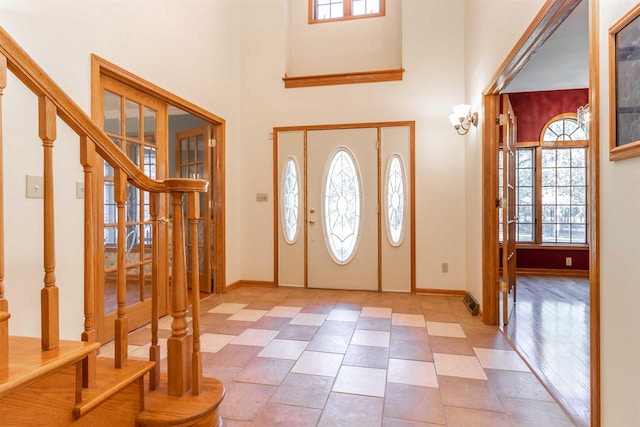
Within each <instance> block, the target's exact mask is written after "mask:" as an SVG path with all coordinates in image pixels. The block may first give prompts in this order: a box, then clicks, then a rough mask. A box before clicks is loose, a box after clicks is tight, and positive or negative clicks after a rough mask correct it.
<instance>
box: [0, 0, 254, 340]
mask: <svg viewBox="0 0 640 427" xmlns="http://www.w3.org/2000/svg"><path fill="white" fill-rule="evenodd" d="M235 13H236V8H235V5H234V2H232V1H230V0H229V1H216V2H205V1H197V0H182V1H169V0H161V1H148V0H129V1H126V2H113V1H109V0H92V1H46V0H27V1H24V0H23V1H20V0H2V14H1V15H0V25H2V26H3V27H4V29H5V30H7V31H8V32H9V34H10V35H11V36H12V37H13V38H14V39H15V40H16V41H17V42H18V43H19V44H21V45H22V47H23V48H24V49H25V50H26V51H27V52H28V53H29V54H30V55H31V56H32V57H33V58H34V59H35V60H36V62H37V63H38V64H39V65H40V66H41V67H42V68H43V69H44V70H45V71H46V72H47V73H48V74H49V75H50V76H51V77H52V78H53V79H54V81H56V82H57V83H58V84H59V85H60V86H61V87H62V88H63V90H65V91H66V92H67V93H68V94H69V95H70V96H71V98H73V99H74V100H75V101H76V102H77V103H78V104H79V105H80V106H81V107H82V108H83V109H84V110H85V111H86V112H90V108H91V106H90V100H91V98H90V87H91V85H90V55H91V53H96V54H98V55H99V56H101V57H103V58H105V59H107V60H109V61H111V62H114V63H116V64H118V65H119V66H121V67H123V68H125V69H127V70H129V71H131V72H133V73H135V74H138V75H140V76H142V77H143V78H146V79H147V80H150V81H151V82H153V83H155V84H157V85H159V86H162V87H164V88H166V89H168V90H169V91H171V92H173V93H175V94H177V95H179V96H181V97H183V98H186V99H188V100H190V101H192V102H194V103H196V104H198V105H200V106H202V107H204V108H205V109H207V110H209V111H211V112H213V113H215V114H217V115H219V116H221V117H224V118H226V119H227V120H229V122H230V123H235V125H232V126H230V127H229V128H228V129H227V138H228V144H227V156H228V162H229V164H230V166H231V167H229V168H228V169H227V172H228V179H227V196H228V197H227V203H228V206H229V215H228V216H227V235H228V236H230V238H229V240H228V243H227V247H228V251H229V253H230V255H231V256H228V257H227V260H228V261H227V263H228V264H227V275H228V278H229V279H230V280H237V279H238V278H240V277H241V276H242V271H241V262H242V259H241V257H239V256H237V255H238V254H239V248H240V246H241V242H239V241H238V239H235V238H233V236H235V235H237V234H238V232H239V229H240V227H241V224H242V222H241V221H242V218H241V217H239V216H238V215H236V213H237V212H240V211H241V208H240V197H239V196H238V194H239V193H240V185H241V184H240V182H239V181H238V180H237V179H234V178H235V176H237V168H238V166H239V162H240V159H241V157H240V146H239V145H238V143H237V141H238V133H239V127H238V125H237V123H238V115H239V113H240V109H239V101H238V92H239V85H240V81H239V79H238V78H237V77H236V76H237V74H238V54H237V51H238V41H237V40H238V37H237V32H236V29H235V24H234V22H236V21H237V18H238V16H236V15H235ZM22 93H23V95H24V96H20V94H22ZM5 98H6V99H5V101H6V104H5V108H4V111H5V116H4V125H5V134H4V137H5V142H4V152H5V159H4V165H5V167H4V176H5V206H7V208H6V216H5V223H6V226H5V241H6V269H7V272H6V281H5V283H6V294H7V298H8V299H9V304H10V311H11V314H12V318H11V320H10V330H11V333H12V334H22V335H34V336H38V335H39V334H40V331H39V304H38V303H37V301H38V299H39V289H40V288H41V286H42V278H43V273H42V243H41V242H42V216H41V211H42V209H41V206H42V201H41V200H36V199H26V198H25V197H24V191H25V178H24V176H25V174H31V175H42V166H41V164H42V150H41V148H40V142H39V139H38V137H37V119H36V118H35V112H36V111H37V101H36V100H35V98H33V97H30V96H28V95H27V93H26V91H25V90H24V89H23V88H22V87H21V86H20V85H19V84H18V83H16V81H15V79H12V80H11V81H10V87H9V88H7V90H6V97H5ZM54 158H55V171H56V177H55V178H56V180H55V192H56V203H57V210H56V236H57V238H56V255H57V269H56V272H57V279H58V280H57V282H58V286H59V288H60V293H61V304H60V318H61V336H62V337H63V338H70V339H77V338H78V337H79V334H80V332H81V330H82V325H83V320H82V319H83V315H82V300H83V297H82V280H83V279H82V277H83V267H82V265H83V258H82V244H83V243H82V242H83V235H82V233H83V228H82V226H79V224H82V213H83V203H82V200H78V199H75V181H78V180H82V169H81V167H80V165H79V150H78V139H77V137H76V136H74V134H73V133H71V132H70V131H68V130H65V129H64V128H62V129H60V130H59V135H58V141H57V142H56V149H55V153H54ZM34 302H35V303H34Z"/></svg>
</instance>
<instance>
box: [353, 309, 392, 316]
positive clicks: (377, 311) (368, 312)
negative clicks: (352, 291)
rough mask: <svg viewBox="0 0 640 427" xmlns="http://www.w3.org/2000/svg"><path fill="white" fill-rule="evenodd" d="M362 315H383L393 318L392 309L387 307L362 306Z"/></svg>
mask: <svg viewBox="0 0 640 427" xmlns="http://www.w3.org/2000/svg"><path fill="white" fill-rule="evenodd" d="M360 317H381V318H383V319H391V309H390V308H387V307H362V311H361V312H360Z"/></svg>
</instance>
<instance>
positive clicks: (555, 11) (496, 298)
mask: <svg viewBox="0 0 640 427" xmlns="http://www.w3.org/2000/svg"><path fill="white" fill-rule="evenodd" d="M596 8H597V2H595V1H591V0H589V1H587V0H582V1H580V0H573V1H572V0H566V1H547V2H546V3H545V5H544V6H543V7H542V9H541V12H540V13H539V14H538V16H537V17H536V18H535V19H534V21H533V22H532V24H531V25H530V26H529V28H528V30H527V32H526V33H525V34H524V35H523V36H522V38H521V39H520V41H519V42H518V44H517V46H516V47H515V48H514V49H513V50H512V52H511V53H510V55H509V57H507V58H506V60H505V61H504V63H503V66H502V68H501V69H500V70H498V72H497V74H496V77H495V78H494V80H493V81H492V82H491V83H490V84H489V86H488V87H487V88H486V89H485V92H484V96H483V104H484V117H485V118H487V120H485V121H484V123H483V169H484V170H485V172H484V176H485V177H486V178H487V179H485V180H484V183H483V229H484V234H483V259H484V260H485V261H486V264H485V266H484V267H483V309H484V312H483V316H484V321H485V323H489V324H496V323H498V324H503V325H504V324H505V323H506V327H504V329H505V334H506V335H507V336H508V337H515V336H516V335H515V334H516V332H520V333H524V332H525V331H526V330H527V328H528V327H529V322H530V321H531V319H534V317H535V315H536V313H535V310H537V308H535V307H534V306H533V305H532V304H535V302H532V301H535V298H537V297H536V295H535V293H532V292H531V290H532V289H533V290H535V291H536V293H537V292H538V291H540V293H544V291H551V292H552V294H553V296H554V301H555V303H554V302H551V301H546V302H541V303H540V305H539V306H537V307H538V308H539V309H540V310H539V313H542V312H543V309H545V310H546V309H548V308H549V307H550V306H551V305H555V307H554V308H555V309H559V310H563V309H565V308H566V307H563V304H564V303H563V302H562V298H566V299H565V300H564V301H565V302H566V301H571V302H572V303H574V306H575V308H572V309H569V310H574V312H575V313H574V314H576V313H577V314H579V315H580V316H581V317H582V324H583V327H584V328H583V330H582V331H581V334H582V335H583V337H584V339H583V340H582V341H581V343H582V344H583V348H582V349H581V351H583V354H584V355H585V357H586V358H587V363H586V365H585V366H584V369H583V371H586V378H587V381H586V382H587V384H586V385H584V389H585V390H586V391H587V393H586V394H587V395H588V397H587V399H586V402H585V401H584V400H585V399H583V401H582V402H579V404H578V405H577V406H575V407H571V405H572V402H576V401H578V400H579V399H576V398H575V396H561V395H560V394H561V393H560V392H558V390H556V389H554V387H553V386H552V384H551V380H550V379H549V377H546V378H545V375H543V374H542V373H541V372H540V371H539V370H536V366H535V363H532V362H531V361H530V362H529V364H530V365H531V367H532V368H533V371H534V372H536V374H537V375H538V376H539V377H541V378H542V379H543V382H546V383H547V385H548V387H549V389H550V390H552V391H553V394H554V396H555V397H556V399H557V400H558V401H559V402H560V403H561V404H562V405H563V406H564V408H565V410H566V411H567V412H568V413H569V415H570V416H571V417H572V418H573V420H574V422H576V423H577V424H578V425H599V420H600V414H599V401H600V389H599V363H600V361H599V322H598V319H599V257H598V245H597V242H598V188H597V183H598V163H599V157H598V149H597V148H598V123H597V120H592V121H591V122H590V123H589V128H590V129H589V135H588V137H587V138H586V140H584V139H583V140H582V141H579V142H578V141H569V140H567V141H565V140H564V138H563V139H562V141H561V142H560V143H557V144H556V147H551V146H549V147H547V148H548V149H549V150H548V152H547V153H546V154H547V158H546V159H542V158H541V156H542V155H543V154H544V153H543V150H544V148H545V145H546V144H547V142H546V141H545V139H544V136H543V135H542V136H541V138H540V139H538V140H537V144H538V145H537V146H534V147H533V151H532V152H531V153H532V156H531V158H530V160H531V162H530V165H531V169H532V170H533V171H534V173H533V176H532V179H533V184H532V186H531V188H532V191H535V189H537V190H538V191H539V192H540V194H539V195H538V196H539V202H538V203H537V204H534V206H532V207H531V212H530V215H528V216H529V217H530V218H531V220H530V221H529V224H530V233H529V234H530V235H531V239H532V241H533V243H534V244H532V243H529V244H523V243H522V242H521V243H520V244H516V245H515V247H516V248H517V250H516V251H513V254H514V255H513V259H514V261H516V260H517V255H516V253H517V254H518V255H522V258H523V261H525V260H526V258H529V261H531V258H532V253H533V254H534V256H533V257H534V258H535V257H536V256H535V254H537V255H538V258H539V255H540V254H541V253H542V251H554V252H553V253H552V255H551V256H552V257H555V258H556V261H558V260H560V261H561V262H562V265H561V266H556V268H547V269H538V270H536V269H535V267H531V266H529V267H526V269H525V271H519V270H522V269H523V265H522V263H519V265H518V267H517V268H516V266H515V265H513V266H511V269H512V270H514V272H516V271H518V273H519V275H518V277H517V285H516V286H515V287H514V292H513V294H516V289H518V291H517V296H518V299H517V300H516V303H515V305H514V306H515V309H514V311H513V312H512V313H513V314H512V315H511V318H509V317H508V316H507V317H506V318H505V317H504V316H501V314H504V312H500V307H501V306H504V304H502V303H503V300H501V296H502V295H503V294H505V295H508V290H509V289H510V288H509V287H508V286H504V285H503V283H504V281H502V280H500V278H501V274H503V275H504V276H506V275H507V274H511V273H510V272H509V266H508V265H507V266H505V265H504V263H505V259H507V258H508V256H509V255H510V251H507V253H506V254H505V253H504V252H503V254H502V256H501V254H500V247H501V245H500V243H499V241H500V237H499V234H500V233H499V225H498V224H499V221H500V219H499V211H500V209H498V207H502V206H504V205H505V204H506V205H507V206H508V205H509V204H511V205H513V206H515V207H516V209H518V208H520V206H519V205H518V204H519V203H520V202H525V200H521V199H523V197H519V196H522V195H523V194H524V193H526V191H523V192H521V194H520V195H516V194H514V195H513V196H512V199H511V200H506V202H503V201H502V200H501V199H500V195H499V188H500V187H502V186H503V185H504V187H506V186H507V184H506V183H504V181H503V182H499V174H498V172H497V171H498V170H499V166H500V164H499V158H500V157H499V151H498V150H499V145H500V141H501V137H502V136H503V135H504V131H503V130H501V128H500V126H499V125H498V123H494V120H493V119H494V118H495V117H501V116H500V115H501V114H503V113H504V111H502V110H501V105H502V104H501V99H500V96H501V94H504V93H509V92H510V88H509V86H510V85H512V83H513V82H514V81H515V79H519V78H521V77H522V78H524V76H526V75H527V72H523V73H521V72H522V71H523V70H525V69H527V68H529V67H530V66H531V65H532V64H533V63H534V61H535V57H534V55H539V53H540V52H542V50H543V49H544V45H545V44H546V43H547V42H548V41H549V40H551V37H552V35H553V34H554V33H555V32H556V31H557V30H558V28H559V27H560V26H561V24H562V23H563V22H565V20H566V21H569V20H570V19H569V18H568V17H570V16H571V15H572V13H573V12H574V10H575V11H577V12H578V13H580V11H581V10H582V12H583V13H584V14H585V18H584V20H585V21H586V22H584V26H585V28H586V31H584V32H583V33H582V41H583V42H584V43H585V44H586V45H587V46H586V52H587V53H586V54H585V55H586V58H588V59H587V60H586V64H587V65H585V67H583V68H584V69H583V72H585V73H586V71H587V70H588V74H587V77H586V84H585V85H584V86H576V87H586V88H587V91H588V93H587V95H586V101H587V103H588V105H589V108H590V113H591V114H590V115H591V117H592V118H594V119H595V118H597V111H598V105H597V103H596V102H595V100H597V99H598V96H597V95H598V83H597V69H598V53H597V52H598V44H597V25H596V24H595V22H596V21H597V19H596V18H595V16H594V15H596V10H597V9H596ZM558 32H561V30H558ZM587 33H588V35H587ZM587 41H588V43H587ZM532 58H533V59H532ZM528 71H530V70H528ZM520 73H521V74H520ZM547 73H548V75H554V73H553V72H551V70H547ZM570 88H571V89H573V87H565V88H558V87H547V88H545V89H543V88H539V89H536V91H543V90H552V89H570ZM512 92H518V91H512ZM512 101H513V99H512ZM570 111H571V109H567V111H565V112H570ZM529 113H531V111H529ZM576 113H577V111H576V110H575V109H573V117H572V118H571V119H572V120H575V116H576ZM515 116H517V114H515ZM550 119H551V118H550ZM555 119H560V118H559V117H555ZM518 125H520V122H518ZM501 134H502V135H501ZM517 142H518V143H525V144H524V145H526V143H527V142H533V141H522V140H520V139H517ZM530 145H533V144H530ZM536 147H540V148H536ZM518 148H523V152H524V148H525V147H520V146H518ZM530 148H531V147H530ZM553 150H556V151H555V153H554V154H556V155H557V154H558V153H559V154H560V155H561V156H562V157H563V160H562V161H563V162H564V160H565V157H566V159H568V161H569V163H568V165H565V164H564V163H562V164H560V166H558V163H557V158H556V159H554V160H556V163H555V164H554V165H553V167H551V166H552V165H551V164H550V163H549V162H550V157H551V155H552V152H553ZM559 150H563V151H562V152H559ZM573 150H575V151H576V159H573V156H572V154H573ZM581 150H583V151H584V153H585V156H584V159H583V160H582V163H583V164H584V168H585V172H582V171H578V163H581V161H580V160H579V158H580V153H577V152H578V151H581ZM566 154H569V155H568V156H566ZM517 156H518V153H517V148H516V152H514V153H513V157H514V158H515V159H516V161H514V166H522V169H523V171H522V175H523V176H526V175H527V174H528V172H527V171H526V170H524V169H526V168H527V166H526V165H525V163H526V161H525V160H526V159H524V158H525V157H526V156H522V159H520V160H522V164H520V162H518V161H517ZM543 160H546V161H547V163H545V164H542V161H543ZM574 160H575V161H574ZM505 165H506V164H505ZM536 165H537V167H538V169H537V170H536V169H535V168H536ZM574 166H575V167H576V168H577V169H576V178H577V177H578V175H579V174H580V173H583V174H584V175H583V176H585V182H584V185H580V184H579V183H578V182H577V181H571V174H572V173H573V167H574ZM545 167H546V170H547V172H546V173H547V174H548V177H547V178H549V176H550V174H551V173H552V172H555V173H556V177H557V174H558V173H560V174H563V179H564V174H565V172H567V171H568V172H569V175H568V178H569V185H567V186H563V187H566V188H563V189H562V190H559V189H557V188H555V189H554V190H555V193H554V200H555V202H554V205H553V206H552V204H551V203H550V202H549V199H550V196H551V192H552V190H551V188H548V189H545V188H544V186H542V184H540V183H539V182H540V181H541V180H542V173H543V171H544V170H545ZM580 167H581V166H580ZM554 168H555V169H554ZM558 168H560V169H562V170H561V171H558ZM552 169H554V170H553V171H552ZM565 169H567V170H565ZM506 173H507V172H506V171H505V174H506ZM515 177H517V178H518V179H520V175H519V174H514V178H515ZM501 184H502V185H501ZM516 184H517V182H514V183H512V185H513V186H514V189H515V186H516ZM571 184H576V185H577V187H581V188H576V189H575V191H574V192H575V194H578V193H579V191H581V190H583V192H584V199H585V201H582V200H581V201H580V203H578V200H577V199H579V198H580V197H577V196H576V198H572V191H573V190H572V189H571V188H570V187H571ZM549 187H550V186H549ZM503 191H504V190H503ZM545 192H546V193H545ZM559 193H562V194H561V196H562V199H560V200H561V203H558V200H559V199H558V194H559ZM545 194H546V196H547V197H546V198H545V200H541V199H542V197H544V196H545ZM565 196H567V197H566V200H565V199H564V198H565ZM503 197H505V196H504V195H503ZM506 197H507V198H508V196H506ZM535 199H536V196H535V195H534V194H532V195H531V200H532V201H533V200H535ZM565 201H566V203H565ZM574 202H575V203H574ZM521 204H522V205H525V204H526V203H521ZM573 204H575V206H573ZM522 207H523V209H522V210H521V212H524V211H526V209H525V207H524V206H522ZM545 207H547V208H548V209H546V208H545ZM574 207H575V209H574ZM545 209H546V211H545ZM536 210H537V212H536ZM552 211H553V212H552ZM521 212H519V211H517V212H516V213H514V214H513V215H508V216H505V215H507V214H506V213H503V221H513V223H514V224H515V225H516V227H517V228H516V230H515V232H514V233H513V234H512V235H508V236H503V243H502V247H503V248H504V247H505V246H506V245H505V239H513V240H514V241H515V240H516V239H517V237H518V233H520V232H522V233H523V234H527V233H526V228H527V220H528V219H527V220H525V218H523V217H526V216H527V215H523V214H522V213H521ZM563 212H565V213H567V215H564V214H563ZM552 213H553V220H552V219H551V216H552V215H551V214H552ZM558 213H560V216H558ZM571 213H574V214H575V215H571ZM545 214H546V215H545ZM583 217H584V223H582V224H580V219H581V218H583ZM518 220H521V221H522V224H519V223H518ZM574 220H575V221H574ZM582 230H584V231H582ZM574 232H575V233H574ZM551 235H553V236H555V238H556V239H560V240H556V241H555V242H544V240H545V239H546V238H547V237H549V236H551ZM545 236H546V237H545ZM572 236H574V237H575V236H578V237H582V236H584V243H582V244H577V243H576V242H574V241H572ZM536 239H538V240H537V241H536ZM562 239H565V240H566V239H568V240H567V241H563V240H562ZM516 243H517V242H516ZM536 243H537V244H536ZM566 250H570V251H572V252H571V254H564V253H563V252H562V251H566ZM501 261H502V264H503V265H502V268H503V269H504V268H505V267H506V270H507V272H506V273H505V270H502V271H501V265H500V264H501ZM582 261H584V262H585V263H584V264H583V266H582V267H581V268H576V267H578V266H576V265H575V264H576V263H578V262H582ZM569 264H571V265H569ZM526 270H529V271H526ZM554 270H555V271H554ZM567 270H571V271H567ZM576 270H581V271H576ZM524 272H526V273H534V272H537V273H543V274H545V275H544V276H542V275H539V276H524V275H522V273H524ZM567 273H570V274H573V276H572V277H566V276H567ZM549 274H560V275H562V276H563V277H558V278H557V279H551V277H553V276H549ZM580 275H582V276H587V275H588V277H589V280H588V282H587V281H586V279H585V278H584V277H576V276H580ZM556 277H557V276H556ZM519 285H522V286H521V287H520V288H518V286H519ZM560 288H563V289H564V290H567V291H568V292H566V293H565V294H564V295H559V293H558V290H559V289H560ZM585 289H586V295H585ZM504 291H506V292H504ZM538 296H539V295H538ZM558 298H560V300H558ZM520 302H522V304H520V305H519V303H520ZM577 306H580V307H577ZM527 311H529V313H528V314H530V315H531V316H529V320H527V316H524V315H520V314H521V313H525V314H527V313H526V312H527ZM505 319H506V321H505ZM521 320H525V322H524V323H523V322H519V321H521ZM550 321H551V322H552V323H553V324H554V326H555V327H558V328H562V327H563V326H571V325H570V323H571V322H564V325H563V321H562V320H560V321H559V320H558V319H553V320H550ZM548 322H549V321H547V323H548ZM534 327H535V328H538V327H540V328H542V327H544V326H543V325H536V326H534ZM547 327H548V325H547ZM574 332H575V331H574ZM567 333H571V331H569V330H567ZM512 341H514V340H512ZM538 344H539V343H538ZM534 345H535V343H534ZM515 347H516V348H517V349H518V345H517V343H516V344H515ZM566 347H567V341H566V340H565V341H562V339H560V340H559V341H558V342H555V343H552V344H551V346H550V348H553V349H554V351H555V352H563V351H566V352H573V351H574V348H566ZM518 350H519V352H520V353H521V355H523V357H524V358H525V359H527V358H528V357H534V356H535V352H527V350H525V349H524V348H522V346H521V347H520V348H519V349H518ZM532 361H533V359H532ZM533 362H535V361H533ZM556 369H564V370H566V369H571V366H570V367H567V366H561V367H556ZM545 380H546V381H545ZM570 388H571V385H569V387H568V389H570ZM583 404H584V406H586V410H585V408H584V407H583V408H580V407H579V406H580V405H583ZM589 412H590V413H589Z"/></svg>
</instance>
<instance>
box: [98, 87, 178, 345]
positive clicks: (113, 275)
mask: <svg viewBox="0 0 640 427" xmlns="http://www.w3.org/2000/svg"><path fill="white" fill-rule="evenodd" d="M101 94H102V96H103V102H102V105H101V107H102V113H103V114H102V117H103V129H104V131H105V132H106V134H107V135H109V137H110V138H111V140H112V141H113V143H114V144H115V145H117V146H118V147H119V148H120V149H121V150H123V151H124V152H125V153H126V154H127V156H128V157H129V158H130V159H131V160H132V161H133V162H134V163H135V164H136V165H137V166H138V167H139V168H140V170H141V171H142V172H143V173H145V174H146V175H147V176H149V177H150V178H154V179H165V178H166V177H167V173H166V170H167V168H166V166H167V150H166V147H167V136H166V135H167V108H166V104H165V103H163V102H161V101H159V100H157V99H156V98H153V97H150V96H148V95H146V94H144V93H142V92H139V91H137V90H135V89H133V88H132V87H130V86H128V85H126V84H124V83H121V82H119V81H117V80H115V79H111V78H109V77H106V76H102V78H101ZM101 167H103V170H104V174H103V175H102V176H99V177H98V180H99V185H100V186H102V188H103V189H104V191H103V192H102V194H101V196H102V197H100V198H99V199H100V200H99V203H100V204H101V206H100V209H101V210H102V211H103V212H104V215H102V216H100V217H99V218H102V234H103V239H104V242H103V243H104V244H103V246H102V248H101V250H98V252H99V254H100V255H99V258H100V262H99V263H98V270H99V275H98V284H99V289H101V293H102V295H103V296H104V299H103V300H101V301H100V300H99V313H100V314H99V328H98V333H99V340H100V341H101V342H106V341H109V340H111V339H113V334H114V319H115V318H116V317H117V312H118V311H121V312H123V313H125V316H126V317H127V319H128V329H129V330H130V331H131V330H134V329H136V328H139V327H140V326H142V325H144V324H147V323H149V322H150V320H151V287H152V279H151V277H152V270H153V266H154V262H157V263H158V265H159V266H160V267H159V271H160V274H159V275H158V279H157V286H158V295H159V301H158V302H159V305H158V309H159V314H160V315H161V316H162V315H164V314H166V313H167V282H168V280H167V274H166V273H167V271H168V270H167V265H168V261H167V259H168V255H167V247H166V244H164V243H163V242H166V240H167V237H166V236H167V234H166V233H167V230H166V226H164V225H162V224H159V225H158V233H157V234H154V233H153V223H152V216H153V215H154V212H152V209H153V208H152V204H151V199H150V194H149V193H147V192H145V191H142V190H139V189H137V188H136V187H134V186H132V185H130V184H127V196H126V201H125V205H124V209H123V211H124V213H125V218H124V239H122V240H121V239H119V238H118V236H119V233H118V222H119V221H118V219H119V218H118V210H119V208H118V204H117V201H116V197H115V195H116V189H115V179H114V176H115V174H114V168H113V167H111V165H109V164H108V163H107V162H104V161H102V165H101ZM155 209H156V212H155V214H157V216H158V217H159V218H162V217H165V216H167V212H166V196H164V195H161V196H160V197H159V203H158V204H157V206H155ZM154 242H156V243H157V244H158V245H159V251H158V252H159V253H160V259H156V260H154V259H153V250H152V248H153V244H154ZM121 251H122V252H124V254H123V255H122V258H121V259H124V265H123V266H120V265H118V258H120V256H121V255H120V252H121ZM120 268H122V269H124V271H125V274H124V290H125V292H124V293H123V292H120V295H119V293H118V288H119V280H120V279H119V276H118V270H119V269H120Z"/></svg>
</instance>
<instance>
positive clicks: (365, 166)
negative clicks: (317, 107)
mask: <svg viewBox="0 0 640 427" xmlns="http://www.w3.org/2000/svg"><path fill="white" fill-rule="evenodd" d="M307 197H308V200H307V223H306V226H307V233H306V236H307V248H308V287H310V288H330V289H358V290H377V289H378V276H379V268H378V266H379V263H378V247H379V241H378V221H379V216H378V210H379V200H378V198H379V190H378V129H377V128H363V129H336V130H317V131H309V132H308V133H307Z"/></svg>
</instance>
